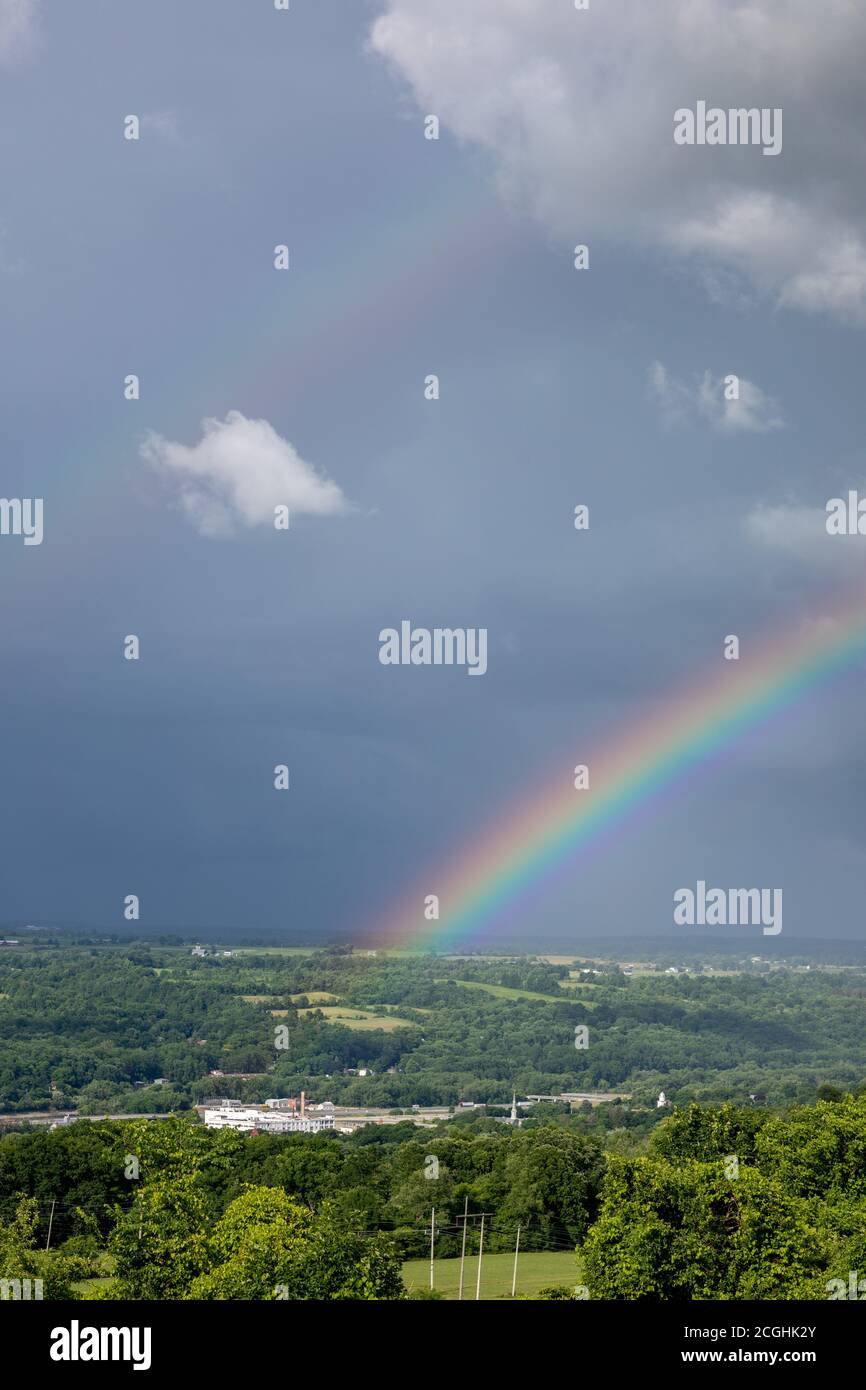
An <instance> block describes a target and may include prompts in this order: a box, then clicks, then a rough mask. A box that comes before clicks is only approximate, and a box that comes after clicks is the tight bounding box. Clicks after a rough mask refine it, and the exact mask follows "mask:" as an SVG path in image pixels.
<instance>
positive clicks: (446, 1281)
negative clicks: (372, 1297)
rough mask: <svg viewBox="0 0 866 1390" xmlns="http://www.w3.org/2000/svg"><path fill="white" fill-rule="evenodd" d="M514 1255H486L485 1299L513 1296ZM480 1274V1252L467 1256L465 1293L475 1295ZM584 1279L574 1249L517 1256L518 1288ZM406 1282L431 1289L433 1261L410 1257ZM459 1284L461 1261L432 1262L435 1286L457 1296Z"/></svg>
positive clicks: (526, 1290) (533, 1290)
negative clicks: (476, 1282) (411, 1258)
mask: <svg viewBox="0 0 866 1390" xmlns="http://www.w3.org/2000/svg"><path fill="white" fill-rule="evenodd" d="M513 1271H514V1255H513V1254H510V1253H508V1252H505V1253H504V1254H496V1255H484V1256H483V1258H482V1261H481V1297H482V1299H495V1298H511V1277H512V1274H513ZM477 1278H478V1256H477V1255H467V1256H466V1269H465V1272H464V1276H463V1297H464V1298H474V1297H475V1281H476V1279H477ZM580 1282H581V1276H580V1265H579V1264H578V1261H577V1256H576V1255H575V1254H574V1252H573V1251H571V1250H529V1251H527V1252H526V1254H525V1255H524V1254H520V1255H518V1257H517V1292H518V1293H538V1291H539V1289H546V1288H549V1287H550V1285H551V1284H564V1285H565V1286H566V1287H567V1288H570V1289H573V1288H574V1286H575V1284H579V1283H580ZM403 1283H404V1284H405V1285H406V1288H407V1289H408V1290H409V1292H410V1293H411V1292H412V1290H413V1289H429V1287H430V1261H429V1260H407V1261H406V1263H405V1264H404V1266H403ZM459 1287H460V1261H459V1259H452V1260H436V1261H435V1263H434V1266H433V1288H434V1289H436V1290H438V1292H439V1293H444V1295H445V1297H446V1298H456V1297H457V1291H458V1289H459Z"/></svg>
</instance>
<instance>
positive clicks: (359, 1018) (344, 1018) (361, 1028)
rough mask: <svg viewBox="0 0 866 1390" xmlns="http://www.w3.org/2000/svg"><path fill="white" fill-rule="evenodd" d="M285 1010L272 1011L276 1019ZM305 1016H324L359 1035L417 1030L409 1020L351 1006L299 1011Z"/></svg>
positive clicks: (327, 1019) (328, 1021) (326, 1019)
mask: <svg viewBox="0 0 866 1390" xmlns="http://www.w3.org/2000/svg"><path fill="white" fill-rule="evenodd" d="M284 1012H285V1010H280V1009H271V1013H272V1014H273V1015H274V1017H275V1018H276V1017H277V1016H278V1015H279V1014H280V1013H284ZM305 1014H322V1015H323V1017H324V1020H325V1022H326V1023H342V1024H343V1026H344V1027H345V1028H354V1029H355V1030H356V1031H357V1032H359V1033H369V1032H372V1031H375V1030H377V1029H378V1030H379V1031H381V1032H383V1033H396V1032H397V1030H398V1029H400V1028H417V1027H418V1025H417V1023H412V1022H411V1021H410V1020H409V1019H408V1018H396V1017H395V1016H394V1015H393V1014H389V1015H388V1017H387V1018H385V1017H383V1016H382V1015H380V1014H370V1013H367V1011H366V1010H365V1009H355V1008H353V1007H352V1005H351V1004H337V1005H335V1006H333V1007H332V1006H329V1005H318V1006H317V1007H316V1008H314V1009H298V1017H299V1018H303V1017H304V1015H305Z"/></svg>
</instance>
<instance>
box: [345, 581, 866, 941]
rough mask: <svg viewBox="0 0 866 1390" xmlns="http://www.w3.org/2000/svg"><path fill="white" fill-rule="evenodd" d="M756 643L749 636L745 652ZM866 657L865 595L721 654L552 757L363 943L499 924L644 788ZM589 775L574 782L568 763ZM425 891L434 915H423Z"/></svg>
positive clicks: (636, 805) (485, 929)
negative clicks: (660, 696) (585, 752)
mask: <svg viewBox="0 0 866 1390" xmlns="http://www.w3.org/2000/svg"><path fill="white" fill-rule="evenodd" d="M757 646H758V644H757V643H755V642H754V641H753V640H750V642H749V647H750V649H752V650H755V649H756V648H757ZM863 657H866V595H864V594H863V593H859V594H858V595H857V597H856V598H855V599H853V600H852V599H850V598H849V599H847V600H846V601H845V602H844V603H843V604H842V605H840V606H837V607H834V609H833V612H832V615H831V616H829V617H827V616H824V617H815V618H811V619H807V620H801V621H800V622H798V623H797V625H796V627H795V629H794V630H793V631H789V632H787V633H785V634H784V635H783V636H781V637H776V638H773V639H771V640H769V641H763V642H761V643H760V651H758V652H756V654H754V655H751V656H750V657H749V658H748V659H746V658H741V660H740V661H725V660H723V659H722V656H721V652H720V655H719V661H718V663H717V665H716V667H715V668H714V670H713V673H712V674H711V675H710V676H709V677H708V678H704V679H703V680H702V681H700V682H699V683H696V684H693V685H690V686H689V687H687V688H686V689H685V690H684V691H681V692H680V693H679V694H677V695H675V696H673V697H672V698H668V699H667V700H666V701H665V702H664V703H663V704H661V705H660V707H658V708H655V709H653V711H652V712H650V713H649V714H648V715H647V716H645V717H644V718H642V719H640V720H638V721H637V722H636V723H634V724H632V725H630V726H628V727H626V728H625V729H624V730H622V731H620V732H619V733H617V734H615V735H614V736H613V737H612V738H611V739H610V740H609V741H608V742H607V743H606V744H604V745H603V746H602V747H600V748H599V749H598V750H597V751H595V752H594V753H593V754H592V755H591V756H586V757H584V756H580V755H578V756H577V757H571V756H569V757H568V758H566V759H564V760H563V763H562V765H561V766H560V767H559V769H558V771H557V773H556V775H555V777H553V778H552V779H549V780H547V781H546V782H545V783H544V784H542V785H541V786H540V787H537V788H536V789H535V790H534V791H532V792H531V793H530V794H529V795H528V796H524V797H522V798H521V799H520V800H519V802H518V803H517V804H516V805H515V806H513V807H512V808H511V809H510V810H509V811H508V812H507V813H506V814H505V815H504V816H502V817H500V818H498V819H497V820H496V821H495V822H494V824H493V825H492V826H491V827H490V828H489V829H488V830H487V831H486V833H484V834H483V835H481V836H479V837H478V838H477V839H475V840H473V841H472V842H471V843H470V844H469V845H468V846H467V847H465V848H464V849H463V850H462V851H461V852H460V853H459V854H458V855H457V856H455V858H454V859H453V860H451V861H449V862H447V863H445V864H444V865H440V866H439V868H438V869H435V870H434V871H432V872H428V873H427V874H426V875H425V878H424V882H423V884H420V885H418V886H417V888H416V889H415V890H414V891H413V892H411V893H410V894H407V895H406V897H405V898H404V900H403V901H402V902H400V903H399V904H398V906H397V907H396V908H395V909H394V910H393V911H392V912H390V913H389V914H388V915H387V916H386V917H385V918H384V920H381V921H379V922H378V923H377V924H376V925H374V926H373V927H372V928H371V931H370V933H369V938H370V942H371V944H378V945H382V946H387V947H390V948H394V947H398V948H400V947H402V948H406V947H411V948H412V949H414V950H417V949H419V948H420V949H424V950H436V951H441V950H445V949H447V948H452V949H453V948H454V947H456V946H457V945H458V944H459V945H460V946H462V947H463V948H465V947H466V946H468V945H470V944H473V945H474V944H477V942H478V941H479V939H480V938H482V937H483V936H485V935H489V933H490V932H491V931H493V930H495V929H496V928H497V926H501V924H502V922H503V919H504V918H505V916H506V914H508V913H510V912H511V911H512V910H513V908H514V907H515V905H517V904H519V902H520V901H521V899H522V898H523V897H524V896H525V894H526V893H527V892H528V891H529V890H530V889H531V888H533V887H534V886H536V885H538V884H539V883H541V882H543V881H544V880H545V879H546V878H547V877H548V876H549V875H550V874H551V872H552V871H553V870H555V869H557V868H559V867H562V866H564V865H566V864H568V863H569V862H571V860H572V859H573V858H574V856H575V855H577V854H578V853H579V852H581V851H583V850H585V849H587V848H588V847H589V846H590V845H593V844H594V843H596V842H597V841H599V839H600V838H601V837H602V836H603V835H604V833H605V832H607V831H610V830H612V829H614V828H616V827H617V826H618V825H619V824H620V823H621V822H622V821H623V820H624V819H625V818H626V817H628V816H629V815H630V814H632V813H634V812H635V811H638V810H640V809H641V808H642V807H646V806H647V805H648V803H651V801H652V798H654V797H656V796H657V795H658V794H659V793H660V792H662V791H664V790H666V789H667V788H668V787H670V786H671V785H673V784H675V783H677V782H678V781H680V780H682V778H683V777H684V776H686V775H687V774H688V773H689V772H690V771H692V770H693V769H695V768H698V767H701V766H702V765H706V764H707V763H709V762H710V761H711V760H712V759H713V758H714V757H716V756H717V755H718V754H719V753H720V752H722V751H724V749H725V748H726V747H727V746H728V745H729V744H730V743H732V742H733V741H734V740H735V739H736V738H737V737H738V736H739V735H740V734H742V733H744V732H746V731H748V730H750V729H752V728H754V727H755V726H758V725H760V724H761V723H762V722H764V721H765V720H767V719H769V718H770V717H771V716H772V715H775V714H778V713H780V712H782V711H783V710H785V709H786V708H788V707H789V706H790V705H791V704H792V703H794V702H796V701H797V700H799V699H800V698H802V697H803V696H804V695H807V694H809V693H810V692H811V691H812V690H813V689H814V688H815V687H816V686H819V685H821V684H822V683H824V682H825V681H827V680H829V679H830V678H831V677H832V676H833V675H835V674H836V673H838V672H840V671H843V670H845V669H847V668H850V667H851V666H852V665H854V664H855V663H856V662H857V661H858V659H861V658H863ZM578 761H579V763H581V764H585V765H586V766H587V767H588V769H589V779H590V785H589V787H588V788H587V789H585V790H575V777H574V775H573V768H574V765H575V763H577V762H578ZM430 893H435V894H436V895H437V896H438V898H439V903H440V914H441V915H440V919H439V920H438V921H427V920H425V917H424V901H425V896H426V895H427V894H430Z"/></svg>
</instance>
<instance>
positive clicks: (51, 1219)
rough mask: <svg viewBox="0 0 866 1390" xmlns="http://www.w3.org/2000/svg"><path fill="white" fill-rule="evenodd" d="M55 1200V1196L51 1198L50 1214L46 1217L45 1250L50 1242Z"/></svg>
mask: <svg viewBox="0 0 866 1390" xmlns="http://www.w3.org/2000/svg"><path fill="white" fill-rule="evenodd" d="M56 1201H57V1198H56V1197H52V1198H51V1215H50V1216H49V1218H48V1239H47V1240H46V1242H45V1249H46V1250H47V1249H48V1247H49V1245H50V1244H51V1227H52V1226H53V1225H54V1204H55V1202H56Z"/></svg>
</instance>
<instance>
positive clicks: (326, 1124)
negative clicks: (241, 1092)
mask: <svg viewBox="0 0 866 1390" xmlns="http://www.w3.org/2000/svg"><path fill="white" fill-rule="evenodd" d="M204 1122H205V1124H206V1125H207V1127H208V1129H236V1130H239V1131H240V1132H241V1133H243V1134H251V1133H252V1132H253V1131H254V1130H255V1131H257V1132H258V1133H259V1134H299V1133H301V1134H315V1133H317V1132H318V1131H319V1130H322V1129H333V1128H334V1116H333V1115H331V1114H327V1113H325V1114H319V1115H315V1116H311V1115H306V1114H304V1112H303V1110H302V1111H301V1113H300V1114H299V1115H298V1114H292V1113H287V1112H286V1111H285V1110H274V1109H271V1108H268V1107H267V1106H263V1105H242V1104H239V1103H238V1102H237V1101H229V1102H228V1103H226V1102H224V1103H223V1104H221V1105H217V1106H206V1107H205V1112H204Z"/></svg>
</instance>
